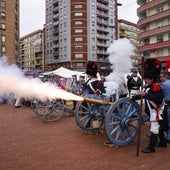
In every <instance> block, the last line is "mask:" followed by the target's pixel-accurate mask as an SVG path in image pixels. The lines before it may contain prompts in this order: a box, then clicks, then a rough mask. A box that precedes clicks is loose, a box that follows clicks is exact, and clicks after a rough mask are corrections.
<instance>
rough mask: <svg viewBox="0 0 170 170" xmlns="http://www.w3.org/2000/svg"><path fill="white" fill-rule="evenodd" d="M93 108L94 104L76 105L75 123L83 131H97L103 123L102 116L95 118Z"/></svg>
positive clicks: (82, 103) (81, 103) (79, 103)
mask: <svg viewBox="0 0 170 170" xmlns="http://www.w3.org/2000/svg"><path fill="white" fill-rule="evenodd" d="M93 106H94V104H91V103H88V102H81V101H79V102H78V103H77V105H76V112H75V119H76V122H77V124H78V125H79V126H80V127H81V128H82V129H83V130H85V131H91V130H98V129H99V128H100V127H101V126H102V125H103V123H104V117H103V116H101V115H100V116H97V115H95V114H94V113H93V111H92V107H93Z"/></svg>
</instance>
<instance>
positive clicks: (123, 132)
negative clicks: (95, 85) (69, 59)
mask: <svg viewBox="0 0 170 170" xmlns="http://www.w3.org/2000/svg"><path fill="white" fill-rule="evenodd" d="M31 108H32V109H33V111H34V112H35V113H36V115H37V116H38V117H39V118H40V119H42V120H43V121H45V122H54V121H57V120H58V119H59V118H61V116H62V115H63V113H69V114H73V111H72V110H70V109H69V108H67V107H66V106H65V101H63V100H61V99H56V100H55V101H46V102H42V101H39V100H32V102H31ZM140 109H141V107H140V106H139V104H138V103H137V102H136V101H133V100H129V99H128V98H127V97H125V98H121V99H118V100H116V101H114V102H112V101H110V99H109V98H107V97H106V96H102V95H99V96H98V95H86V96H84V97H82V100H81V101H78V102H77V105H76V109H75V113H74V114H75V120H76V123H77V125H78V126H79V127H80V128H81V129H83V130H84V131H86V132H90V131H98V130H100V129H101V128H102V127H104V129H105V131H106V136H107V138H108V139H109V140H110V142H111V143H113V144H114V145H116V146H123V145H127V144H129V143H131V142H132V141H133V140H134V139H135V138H136V136H137V134H138V131H139V123H140V120H139V118H140V116H139V115H140Z"/></svg>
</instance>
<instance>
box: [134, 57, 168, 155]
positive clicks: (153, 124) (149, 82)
mask: <svg viewBox="0 0 170 170" xmlns="http://www.w3.org/2000/svg"><path fill="white" fill-rule="evenodd" d="M160 70H161V68H160V62H159V61H158V60H156V59H148V60H146V61H145V64H144V75H143V78H144V80H145V83H146V87H145V89H144V90H143V91H141V92H140V94H139V95H136V96H132V97H131V98H132V99H135V100H136V99H140V98H141V97H142V98H144V99H145V112H146V114H148V115H149V117H150V131H151V136H150V142H149V145H148V146H147V147H146V148H145V149H144V150H143V153H153V152H155V146H156V145H157V146H159V147H167V143H166V139H165V135H164V130H163V129H162V127H161V121H162V119H163V116H162V114H163V113H162V112H161V108H162V103H163V99H164V94H163V90H162V88H161V86H160V85H159V84H158V83H157V81H158V78H159V73H160ZM158 139H159V142H158Z"/></svg>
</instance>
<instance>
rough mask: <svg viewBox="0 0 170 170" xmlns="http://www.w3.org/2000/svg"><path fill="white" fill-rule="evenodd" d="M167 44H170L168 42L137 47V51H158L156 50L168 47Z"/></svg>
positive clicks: (169, 41)
mask: <svg viewBox="0 0 170 170" xmlns="http://www.w3.org/2000/svg"><path fill="white" fill-rule="evenodd" d="M169 44H170V40H168V41H163V42H157V43H152V44H148V45H143V46H140V47H138V51H139V52H143V51H148V50H153V49H158V48H165V47H169Z"/></svg>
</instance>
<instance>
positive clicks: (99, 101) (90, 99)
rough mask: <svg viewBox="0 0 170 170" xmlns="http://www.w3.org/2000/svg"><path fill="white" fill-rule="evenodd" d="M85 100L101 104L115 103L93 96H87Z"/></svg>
mask: <svg viewBox="0 0 170 170" xmlns="http://www.w3.org/2000/svg"><path fill="white" fill-rule="evenodd" d="M83 101H84V102H89V103H93V104H101V105H112V104H113V102H110V101H107V100H98V99H92V98H87V97H84V98H83Z"/></svg>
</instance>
